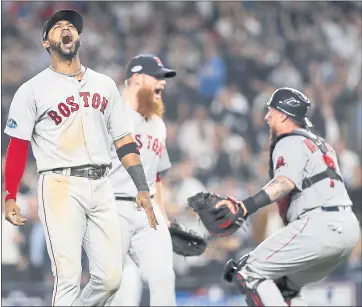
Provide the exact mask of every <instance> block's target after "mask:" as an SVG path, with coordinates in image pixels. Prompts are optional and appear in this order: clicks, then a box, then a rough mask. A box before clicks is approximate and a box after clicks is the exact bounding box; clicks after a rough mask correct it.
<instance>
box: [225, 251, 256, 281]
mask: <svg viewBox="0 0 362 307" xmlns="http://www.w3.org/2000/svg"><path fill="white" fill-rule="evenodd" d="M248 257H249V254H246V255H244V256H243V257H241V258H240V260H239V262H238V263H236V262H235V261H234V260H233V259H230V260H228V261H227V262H226V264H225V266H224V270H223V272H222V279H224V280H225V281H227V282H229V283H231V282H232V281H233V278H234V275H235V274H236V272H237V271H239V270H240V269H241V268H242V267H243V266H244V265H245V263H246V260H247V259H248Z"/></svg>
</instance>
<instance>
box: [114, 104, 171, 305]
mask: <svg viewBox="0 0 362 307" xmlns="http://www.w3.org/2000/svg"><path fill="white" fill-rule="evenodd" d="M130 114H131V115H130V118H131V120H132V122H133V125H134V131H133V133H134V137H135V139H136V141H137V143H138V148H139V150H140V155H141V160H142V165H143V166H144V170H145V175H146V179H147V183H148V186H149V187H150V192H151V195H152V196H154V195H155V189H156V176H157V173H161V172H163V171H165V170H167V169H168V168H170V166H171V163H170V160H169V157H168V154H167V150H166V126H165V124H164V122H163V120H162V119H161V118H160V117H158V116H156V115H153V116H152V117H151V118H150V119H149V120H145V119H144V118H143V117H142V116H141V115H140V114H139V113H138V112H136V111H134V110H131V111H130ZM112 147H114V146H112ZM112 154H113V156H112V164H113V168H112V170H111V171H110V173H109V177H110V179H111V182H112V185H113V189H114V191H115V195H116V198H119V200H117V201H116V205H117V211H118V217H119V220H120V223H121V228H122V235H123V256H125V255H126V254H127V253H129V255H130V257H131V258H132V260H133V261H134V262H135V263H136V265H137V266H138V267H139V269H140V273H141V276H142V277H143V278H144V279H145V280H146V281H147V283H148V286H149V289H150V304H151V306H175V305H176V298H175V276H174V271H173V261H172V260H173V251H172V242H171V236H170V233H169V230H168V227H167V225H166V223H165V219H164V217H163V216H162V213H161V210H160V209H159V208H158V206H157V204H155V203H154V211H155V215H156V217H157V221H158V222H159V225H158V227H157V230H154V229H152V228H151V227H150V226H149V224H148V220H147V216H146V214H145V212H144V211H143V210H142V211H138V210H137V209H136V204H135V202H134V201H129V200H124V199H123V200H122V198H125V197H133V198H134V197H136V196H137V189H136V187H135V186H134V184H133V183H131V184H130V183H129V175H128V173H127V171H126V170H125V169H124V168H123V166H122V164H121V163H119V160H117V158H116V153H115V150H114V149H113V151H112ZM129 287H132V285H129V284H128V283H127V278H126V277H125V278H124V279H123V280H122V284H121V287H120V289H119V291H118V292H117V294H116V295H115V297H114V298H113V299H112V302H111V305H113V306H120V305H121V306H123V305H124V304H125V302H126V301H125V300H123V299H122V298H123V296H124V295H129V294H130V291H129V290H128V289H129Z"/></svg>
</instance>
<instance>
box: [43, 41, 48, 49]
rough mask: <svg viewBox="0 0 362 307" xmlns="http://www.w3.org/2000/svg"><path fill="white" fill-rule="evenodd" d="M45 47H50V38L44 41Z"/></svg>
mask: <svg viewBox="0 0 362 307" xmlns="http://www.w3.org/2000/svg"><path fill="white" fill-rule="evenodd" d="M43 47H44V48H45V49H47V48H49V47H50V44H49V41H48V40H46V41H43Z"/></svg>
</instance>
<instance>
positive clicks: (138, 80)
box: [132, 73, 142, 87]
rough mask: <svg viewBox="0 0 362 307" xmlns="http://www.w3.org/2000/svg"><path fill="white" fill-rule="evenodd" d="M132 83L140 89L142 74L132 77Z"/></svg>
mask: <svg viewBox="0 0 362 307" xmlns="http://www.w3.org/2000/svg"><path fill="white" fill-rule="evenodd" d="M132 79H133V80H132V82H133V83H134V84H135V85H136V86H137V87H138V86H140V85H141V83H142V82H141V81H142V80H141V75H140V74H137V73H135V74H133V76H132Z"/></svg>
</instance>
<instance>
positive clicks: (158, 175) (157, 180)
mask: <svg viewBox="0 0 362 307" xmlns="http://www.w3.org/2000/svg"><path fill="white" fill-rule="evenodd" d="M160 181H161V176H160V174H159V173H157V175H156V182H160Z"/></svg>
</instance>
